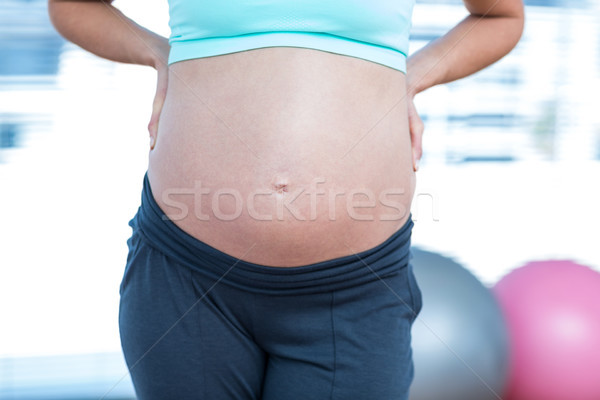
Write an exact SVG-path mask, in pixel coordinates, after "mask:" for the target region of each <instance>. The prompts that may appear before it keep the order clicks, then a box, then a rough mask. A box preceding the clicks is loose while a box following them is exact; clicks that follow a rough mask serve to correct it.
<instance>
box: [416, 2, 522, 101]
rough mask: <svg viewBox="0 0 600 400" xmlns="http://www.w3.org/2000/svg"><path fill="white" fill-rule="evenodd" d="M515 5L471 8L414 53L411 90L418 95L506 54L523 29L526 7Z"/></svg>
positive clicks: (479, 68)
mask: <svg viewBox="0 0 600 400" xmlns="http://www.w3.org/2000/svg"><path fill="white" fill-rule="evenodd" d="M496 3H498V2H496ZM515 4H517V3H515V2H513V4H511V6H512V7H511V8H510V9H509V10H506V9H503V10H499V11H497V12H495V10H494V9H493V8H492V9H491V10H470V11H471V15H469V16H468V17H467V18H465V19H464V20H463V21H462V22H461V23H460V24H458V25H457V26H456V27H454V28H453V29H452V30H451V31H449V32H448V33H447V34H446V35H444V36H442V37H440V38H438V39H436V40H434V41H432V42H431V43H429V44H428V45H427V46H425V47H424V48H423V49H421V50H420V51H418V52H417V53H415V54H414V55H412V56H411V57H410V58H409V59H408V65H407V71H408V75H407V85H408V90H409V92H410V93H411V94H413V95H414V94H416V93H419V92H421V91H423V90H425V89H427V88H429V87H432V86H435V85H438V84H442V83H447V82H451V81H454V80H456V79H460V78H463V77H465V76H468V75H471V74H473V73H474V72H477V71H479V70H481V69H483V68H485V67H486V66H488V65H490V64H492V63H494V62H496V61H497V60H499V59H500V58H502V57H503V56H505V55H506V54H507V53H508V52H509V51H510V50H511V49H512V48H513V47H514V46H515V45H516V44H517V42H518V41H519V39H520V37H521V33H522V31H523V12H522V6H521V7H519V5H515ZM518 4H520V3H518ZM477 11H480V12H481V13H478V12H477ZM486 11H487V12H486Z"/></svg>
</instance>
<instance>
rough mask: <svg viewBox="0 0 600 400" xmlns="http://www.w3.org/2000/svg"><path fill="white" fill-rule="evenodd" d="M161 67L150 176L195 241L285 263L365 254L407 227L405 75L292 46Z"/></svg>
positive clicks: (409, 179) (162, 202)
mask: <svg viewBox="0 0 600 400" xmlns="http://www.w3.org/2000/svg"><path fill="white" fill-rule="evenodd" d="M169 68H170V69H169V87H168V92H167V98H166V101H165V105H164V108H163V111H162V114H161V116H160V121H159V131H158V137H157V142H156V146H155V147H154V150H152V151H150V159H149V169H148V177H149V180H150V185H151V187H152V190H153V194H154V197H155V199H156V201H157V202H158V204H159V206H160V207H161V208H162V210H163V211H164V212H165V214H166V215H167V216H168V217H169V218H170V219H171V220H173V222H174V223H175V224H176V225H178V226H179V227H180V228H181V229H183V230H184V231H186V232H187V233H189V234H190V235H192V236H194V237H195V238H197V239H199V240H201V241H203V242H205V243H206V244H208V245H210V246H213V247H215V248H217V249H219V250H221V251H223V252H225V253H227V254H230V255H232V256H234V257H237V258H241V259H243V260H246V261H249V262H253V263H257V264H262V265H268V266H280V267H291V266H299V265H307V264H311V263H315V262H319V261H324V260H327V259H332V258H336V257H341V256H344V255H348V254H352V253H356V252H360V251H364V250H367V249H369V248H372V247H374V246H376V245H378V244H379V243H382V242H383V241H385V240H386V239H387V238H388V237H389V236H391V235H392V234H393V233H394V232H395V231H396V230H398V229H399V228H400V227H401V226H402V225H403V224H404V223H405V222H406V221H407V219H408V217H409V210H410V203H411V200H412V197H413V193H414V186H415V175H414V172H413V169H412V161H411V147H410V135H409V130H408V120H407V112H406V103H405V101H404V95H405V76H404V74H402V73H401V72H399V71H395V70H393V69H390V68H387V67H384V66H381V65H378V64H374V63H371V62H367V61H364V60H360V59H356V58H350V57H345V56H339V55H334V54H330V53H325V52H321V51H316V50H309V49H300V48H267V49H258V50H252V51H246V52H241V53H235V54H229V55H225V56H219V57H211V58H204V59H197V60H189V61H183V62H179V63H175V64H172V65H171V66H170V67H169Z"/></svg>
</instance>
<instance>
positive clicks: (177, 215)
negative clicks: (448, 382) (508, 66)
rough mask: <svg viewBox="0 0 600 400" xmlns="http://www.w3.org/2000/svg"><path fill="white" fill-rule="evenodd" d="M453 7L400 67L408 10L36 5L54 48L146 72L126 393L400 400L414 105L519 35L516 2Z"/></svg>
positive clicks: (411, 300) (125, 340)
mask: <svg viewBox="0 0 600 400" xmlns="http://www.w3.org/2000/svg"><path fill="white" fill-rule="evenodd" d="M140 4H141V3H140ZM465 4H466V7H467V9H468V12H469V13H470V15H468V16H467V17H466V18H465V19H464V20H463V21H462V22H461V23H460V24H458V25H457V26H456V27H455V28H453V29H452V30H451V31H449V32H448V33H447V34H446V35H444V36H443V37H441V38H439V39H437V40H435V41H433V42H431V43H430V44H428V45H427V46H426V47H424V48H423V49H422V50H420V51H419V52H417V53H415V54H414V55H412V56H411V57H409V58H407V52H408V35H409V29H410V19H411V13H412V7H413V0H373V1H358V0H350V1H341V0H340V1H335V0H330V1H323V0H318V1H317V0H293V1H292V0H286V1H283V0H248V1H239V0H225V1H220V2H217V1H206V0H169V12H170V22H169V23H170V27H171V36H170V37H169V39H168V40H167V39H166V38H163V37H161V36H159V35H157V34H155V33H153V32H150V31H148V30H146V29H144V28H143V27H141V26H139V25H137V24H136V23H135V22H133V21H132V20H131V19H129V18H127V17H126V16H125V15H123V14H122V13H121V12H120V11H119V10H118V9H117V8H115V7H114V6H113V5H112V4H110V1H100V0H50V3H49V6H50V8H49V9H50V15H51V18H52V21H53V23H54V25H55V26H56V28H57V30H58V31H59V32H60V33H61V34H62V35H63V36H65V37H66V38H67V39H69V40H71V41H73V42H74V43H76V44H78V45H80V46H81V47H83V48H84V49H86V50H88V51H90V52H93V53H95V54H97V55H99V56H101V57H104V58H107V59H110V60H115V61H119V62H126V63H136V64H142V65H148V66H151V67H154V68H155V69H156V70H157V75H158V86H157V92H156V96H155V99H154V103H153V112H152V116H151V120H150V124H149V126H148V128H149V131H150V149H149V165H148V171H147V174H146V176H145V177H144V186H143V192H142V203H141V206H140V208H139V210H138V212H137V214H136V216H135V217H134V218H133V219H132V220H131V222H130V225H131V227H132V229H133V234H132V236H131V238H130V239H129V241H128V245H129V255H128V258H127V265H126V268H125V273H124V277H123V281H122V283H121V287H120V289H121V305H120V315H119V323H120V332H121V340H122V346H123V351H124V354H125V358H126V361H127V364H128V367H129V371H130V373H131V377H132V380H133V383H134V386H135V390H136V393H137V395H138V397H139V398H140V399H143V400H146V399H162V400H164V399H179V400H185V399H211V400H213V399H215V400H221V399H223V400H229V399H264V400H295V399H315V400H321V399H340V400H349V399H357V400H359V399H365V400H367V399H369V400H384V399H389V400H392V399H394V400H399V399H406V398H407V397H408V389H409V386H410V383H411V380H412V377H413V364H412V357H411V347H410V331H411V325H412V323H413V322H414V320H415V318H416V316H417V314H418V313H419V310H420V309H421V293H420V291H419V288H418V286H417V284H416V281H415V279H414V276H413V273H412V269H411V265H410V234H411V228H412V221H411V218H410V205H411V200H412V197H413V192H414V188H415V171H416V170H417V166H418V160H419V158H420V157H421V134H422V131H423V127H422V123H421V121H420V119H419V117H418V115H417V113H416V111H415V108H414V106H413V97H414V96H415V95H416V94H417V93H419V92H421V91H423V90H425V89H427V88H429V87H431V86H434V85H437V84H441V83H445V82H449V81H452V80H455V79H459V78H461V77H464V76H467V75H469V74H472V73H473V72H476V71H478V70H480V69H482V68H484V67H485V66H487V65H489V64H491V63H492V62H494V61H496V60H498V59H499V58H501V57H502V56H504V55H505V54H506V53H508V52H509V51H510V50H511V49H512V48H513V47H514V46H515V44H516V43H517V41H518V40H519V37H520V35H521V32H522V28H523V6H522V4H521V0H465ZM432 384H435V382H432Z"/></svg>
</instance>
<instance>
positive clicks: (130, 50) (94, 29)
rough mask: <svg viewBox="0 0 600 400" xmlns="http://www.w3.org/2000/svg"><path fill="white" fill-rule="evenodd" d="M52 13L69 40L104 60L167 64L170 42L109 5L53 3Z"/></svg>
mask: <svg viewBox="0 0 600 400" xmlns="http://www.w3.org/2000/svg"><path fill="white" fill-rule="evenodd" d="M48 11H49V14H50V19H51V21H52V23H53V24H54V26H55V28H56V30H57V31H58V32H59V33H60V34H61V35H62V36H63V37H65V39H67V40H69V41H71V42H73V43H75V44H77V45H78V46H80V47H82V48H83V49H85V50H87V51H89V52H91V53H94V54H96V55H98V56H100V57H103V58H106V59H109V60H113V61H118V62H123V63H130V64H141V65H148V66H153V67H156V66H157V64H158V63H165V62H166V61H167V60H166V57H167V55H168V48H169V45H168V41H167V39H166V38H164V37H162V36H159V35H157V34H156V33H154V32H151V31H149V30H147V29H146V28H144V27H142V26H140V25H138V24H136V23H135V22H134V21H132V20H131V19H129V18H128V17H126V16H125V15H124V14H123V13H122V12H121V11H119V10H118V9H117V8H115V7H114V6H113V5H111V4H110V2H109V1H94V0H80V1H77V0H50V1H49V3H48Z"/></svg>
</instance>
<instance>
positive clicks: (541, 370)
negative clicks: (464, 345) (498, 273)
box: [493, 261, 600, 400]
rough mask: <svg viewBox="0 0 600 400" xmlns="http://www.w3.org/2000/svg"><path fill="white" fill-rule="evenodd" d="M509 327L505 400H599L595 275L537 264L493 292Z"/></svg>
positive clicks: (599, 278) (559, 264)
mask: <svg viewBox="0 0 600 400" xmlns="http://www.w3.org/2000/svg"><path fill="white" fill-rule="evenodd" d="M493 293H494V294H495V296H496V298H497V299H498V302H499V304H500V307H501V309H502V312H503V313H504V315H505V318H506V320H507V324H508V331H509V341H510V357H509V374H508V382H507V388H506V392H505V393H506V396H505V399H506V400H599V399H600V273H598V272H596V271H594V270H592V269H590V268H588V267H585V266H583V265H579V264H576V263H574V262H572V261H537V262H531V263H529V264H527V265H525V266H523V267H521V268H518V269H516V270H514V271H512V272H510V273H509V274H508V275H506V276H505V277H504V278H502V279H501V280H500V281H499V282H498V283H497V284H496V285H495V286H494V288H493Z"/></svg>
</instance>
